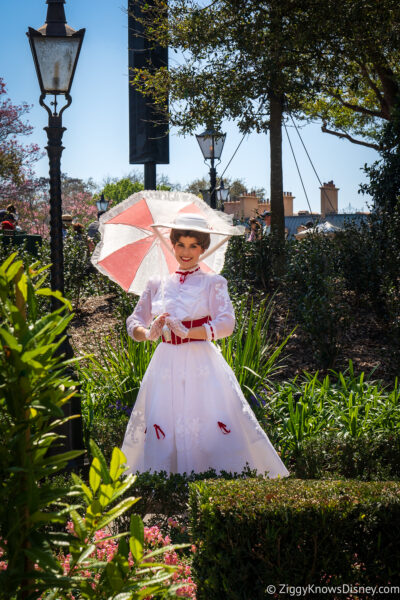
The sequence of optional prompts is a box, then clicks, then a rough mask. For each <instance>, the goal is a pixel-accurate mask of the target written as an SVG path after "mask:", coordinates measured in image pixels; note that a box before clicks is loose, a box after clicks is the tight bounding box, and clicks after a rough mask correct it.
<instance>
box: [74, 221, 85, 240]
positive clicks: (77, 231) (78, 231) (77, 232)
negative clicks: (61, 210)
mask: <svg viewBox="0 0 400 600" xmlns="http://www.w3.org/2000/svg"><path fill="white" fill-rule="evenodd" d="M72 231H73V232H74V238H76V239H77V240H83V235H84V233H85V230H84V227H83V225H82V223H72Z"/></svg>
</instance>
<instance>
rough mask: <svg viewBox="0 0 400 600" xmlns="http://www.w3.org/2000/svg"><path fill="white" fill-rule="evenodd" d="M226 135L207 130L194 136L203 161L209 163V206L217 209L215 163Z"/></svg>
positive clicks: (219, 156)
mask: <svg viewBox="0 0 400 600" xmlns="http://www.w3.org/2000/svg"><path fill="white" fill-rule="evenodd" d="M225 138H226V134H225V133H218V132H217V131H215V130H214V129H211V128H209V129H207V130H206V131H204V132H203V133H201V134H200V135H196V139H197V141H198V143H199V146H200V150H201V151H202V153H203V156H204V160H205V161H206V160H209V161H210V206H211V208H217V193H216V191H217V170H216V168H215V161H216V160H220V158H221V154H222V149H223V147H224V143H225Z"/></svg>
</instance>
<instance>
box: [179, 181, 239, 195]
mask: <svg viewBox="0 0 400 600" xmlns="http://www.w3.org/2000/svg"><path fill="white" fill-rule="evenodd" d="M223 180H224V186H225V187H226V188H229V190H230V196H231V198H237V197H239V196H241V195H242V194H245V193H246V192H247V187H246V185H245V184H244V182H243V181H242V180H241V179H234V180H232V179H230V178H229V177H224V178H223ZM220 184H221V179H220V178H218V177H217V186H219V185H220ZM209 187H210V180H209V179H208V178H207V177H202V178H201V179H194V181H191V182H190V183H189V184H188V185H186V186H185V192H190V193H192V194H195V195H196V196H198V195H199V193H200V190H207V189H209Z"/></svg>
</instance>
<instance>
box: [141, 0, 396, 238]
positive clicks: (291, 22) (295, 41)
mask: <svg viewBox="0 0 400 600" xmlns="http://www.w3.org/2000/svg"><path fill="white" fill-rule="evenodd" d="M143 12H144V15H145V16H144V21H145V22H146V26H147V34H148V36H149V37H151V38H152V39H153V40H155V41H157V43H161V44H164V45H168V44H169V45H170V46H171V47H172V48H173V49H174V50H176V51H180V52H182V55H183V60H180V61H179V63H178V64H177V65H176V66H173V67H172V68H170V70H169V71H167V69H159V70H158V71H157V72H156V73H154V70H152V69H151V68H148V69H142V70H137V71H136V72H135V73H134V77H133V80H132V83H133V85H134V86H135V87H136V88H137V89H139V90H140V91H141V92H142V93H144V94H148V95H150V96H152V98H153V99H154V100H155V102H156V105H158V106H159V107H162V106H163V105H164V104H165V102H166V99H167V97H168V96H169V100H170V112H169V118H170V121H171V123H172V124H173V125H176V126H178V127H179V128H180V129H181V130H182V131H183V132H186V133H187V132H192V131H193V130H194V129H195V127H197V126H198V125H200V124H212V125H213V126H214V127H215V128H218V126H219V125H220V123H221V122H222V120H223V119H226V118H228V119H234V120H235V121H236V122H237V123H238V125H239V128H240V130H241V131H245V132H247V131H250V130H252V129H255V130H257V131H267V130H269V132H270V145H271V207H272V227H273V229H274V228H275V229H276V230H277V232H278V234H279V236H280V237H281V236H282V235H283V218H284V217H283V202H282V161H281V144H282V137H281V123H282V120H283V119H284V118H285V115H288V114H289V113H290V114H291V115H293V116H294V117H298V118H307V119H317V118H318V119H321V120H322V122H323V125H322V128H323V131H326V132H327V133H333V134H334V135H338V136H339V137H345V138H347V139H349V140H350V141H352V142H355V143H361V144H364V145H367V146H371V147H374V148H376V147H377V143H376V140H377V139H379V138H380V135H379V134H380V129H381V126H382V125H381V124H382V121H384V120H390V119H391V114H392V110H393V107H394V106H395V105H396V102H397V101H398V90H399V83H398V82H399V74H400V69H399V58H400V56H399V51H400V36H399V31H400V27H399V25H400V5H399V3H398V2H395V1H394V0H382V1H381V2H379V3H378V2H376V0H341V1H340V0H339V1H337V0H304V1H303V2H301V3H300V2H298V1H297V0H279V1H278V0H269V1H265V2H260V1H259V0H249V1H248V2H242V3H240V2H236V1H235V0H220V1H210V2H209V3H208V4H206V5H205V4H204V2H196V1H195V0H175V1H173V0H171V1H170V2H169V4H168V10H167V3H166V2H165V0H152V2H146V3H145V7H144V8H143ZM354 134H355V135H356V136H357V135H358V136H361V138H363V139H356V138H355V137H354Z"/></svg>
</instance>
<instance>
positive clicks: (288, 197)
mask: <svg viewBox="0 0 400 600" xmlns="http://www.w3.org/2000/svg"><path fill="white" fill-rule="evenodd" d="M294 198H295V197H294V196H293V194H292V192H283V209H284V213H285V217H292V216H293V200H294Z"/></svg>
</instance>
